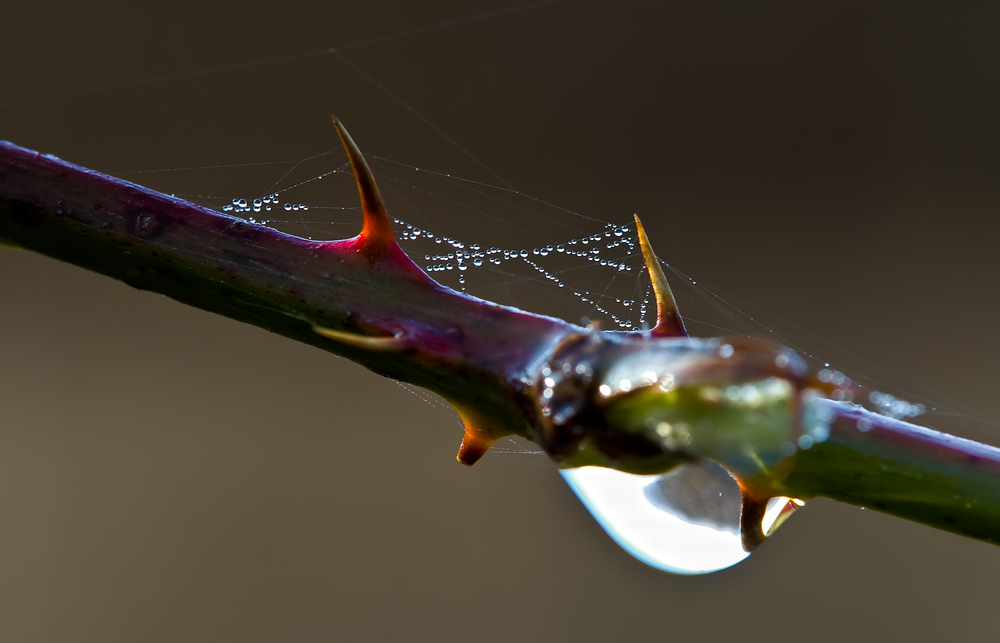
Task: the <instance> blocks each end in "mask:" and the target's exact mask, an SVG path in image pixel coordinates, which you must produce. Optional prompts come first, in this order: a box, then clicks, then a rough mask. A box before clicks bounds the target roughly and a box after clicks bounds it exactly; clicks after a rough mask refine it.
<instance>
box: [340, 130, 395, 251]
mask: <svg viewBox="0 0 1000 643" xmlns="http://www.w3.org/2000/svg"><path fill="white" fill-rule="evenodd" d="M331 118H332V119H333V126H334V127H335V128H336V129H337V135H338V136H340V142H341V143H343V145H344V149H345V150H346V151H347V158H348V159H350V161H351V169H352V170H353V171H354V179H355V181H357V183H358V192H359V193H360V194H361V212H362V213H363V215H364V225H363V226H362V228H361V239H362V242H363V243H364V245H365V246H366V247H367V248H369V249H371V251H372V253H371V256H372V257H373V258H377V257H378V256H384V255H386V254H388V252H389V249H390V248H392V246H394V245H396V237H395V235H394V234H393V231H392V221H391V220H390V219H389V214H388V213H387V212H386V210H385V203H384V202H383V201H382V195H381V194H380V193H379V191H378V185H376V184H375V177H374V176H372V171H371V169H370V168H369V167H368V162H367V161H365V157H364V156H362V155H361V150H359V149H358V146H357V145H355V143H354V140H353V139H352V138H351V135H350V134H348V133H347V130H346V129H344V126H343V125H341V124H340V121H339V120H337V117H336V116H331Z"/></svg>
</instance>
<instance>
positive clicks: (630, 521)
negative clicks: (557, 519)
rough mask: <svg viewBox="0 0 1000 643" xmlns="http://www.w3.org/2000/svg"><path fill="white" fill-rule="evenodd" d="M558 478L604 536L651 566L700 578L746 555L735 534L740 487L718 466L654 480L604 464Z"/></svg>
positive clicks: (696, 467) (695, 466)
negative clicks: (695, 575) (576, 498)
mask: <svg viewBox="0 0 1000 643" xmlns="http://www.w3.org/2000/svg"><path fill="white" fill-rule="evenodd" d="M559 473H560V474H561V475H562V477H563V479H564V480H565V481H566V483H567V484H568V485H569V486H570V488H571V489H572V490H573V492H574V493H575V494H576V495H577V497H578V498H579V499H580V501H581V502H583V504H584V506H585V507H586V508H587V510H588V511H590V513H591V515H592V516H593V517H594V519H595V520H597V522H598V523H599V524H600V525H601V527H603V528H604V530H605V531H606V532H608V535H609V536H611V538H613V539H614V541H615V542H616V543H618V545H619V546H621V547H622V549H624V550H625V551H627V552H628V553H629V554H631V555H632V556H635V557H636V558H637V559H639V560H640V561H642V562H643V563H645V564H647V565H649V566H651V567H655V568H656V569H661V570H663V571H668V572H673V573H675V574H704V573H708V572H714V571H718V570H720V569H725V568H726V567H731V566H732V565H735V564H736V563H738V562H740V561H741V560H743V559H745V558H746V557H747V556H749V555H750V554H749V553H747V552H746V551H744V550H743V544H742V539H741V536H740V526H739V525H740V510H741V506H742V500H741V495H740V490H739V486H738V485H737V484H736V481H735V480H733V479H732V478H731V477H730V476H729V474H728V473H726V471H725V470H724V469H722V467H719V466H718V465H714V464H711V463H699V464H694V463H692V464H684V465H681V466H680V467H678V468H677V469H674V470H673V471H670V472H668V473H666V474H662V475H652V476H637V475H632V474H628V473H622V472H620V471H615V470H613V469H605V468H602V467H581V468H579V469H566V470H563V471H560V472H559Z"/></svg>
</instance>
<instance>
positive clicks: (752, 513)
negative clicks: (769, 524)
mask: <svg viewBox="0 0 1000 643" xmlns="http://www.w3.org/2000/svg"><path fill="white" fill-rule="evenodd" d="M741 491H742V493H743V508H742V509H741V510H740V536H741V537H742V540H743V551H746V552H752V551H753V550H755V549H757V548H758V547H760V545H761V544H762V543H763V542H764V541H765V540H767V534H765V533H764V525H763V524H762V523H763V520H764V514H765V513H766V512H767V501H768V500H769V499H768V498H764V499H760V498H757V497H755V496H752V495H750V494H749V493H747V491H746V489H742V488H741Z"/></svg>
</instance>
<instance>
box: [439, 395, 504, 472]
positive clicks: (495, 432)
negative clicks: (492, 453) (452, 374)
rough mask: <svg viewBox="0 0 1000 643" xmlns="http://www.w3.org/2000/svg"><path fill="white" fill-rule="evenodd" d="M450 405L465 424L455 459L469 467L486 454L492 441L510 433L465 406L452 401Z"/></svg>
mask: <svg viewBox="0 0 1000 643" xmlns="http://www.w3.org/2000/svg"><path fill="white" fill-rule="evenodd" d="M452 406H453V407H455V410H456V411H458V416H459V417H460V418H462V422H463V423H464V424H465V435H464V436H462V446H460V447H458V456H457V457H456V460H458V461H459V462H461V463H462V464H464V465H465V466H467V467H471V466H472V465H474V464H475V463H476V462H477V461H478V460H479V459H480V458H481V457H483V456H484V455H486V452H487V451H489V449H490V447H491V446H493V443H495V442H496V441H497V440H499V439H500V438H502V437H503V436H505V435H510V434H511V433H510V431H505V430H503V429H502V428H499V427H497V426H494V425H492V424H491V423H490V420H489V418H485V417H483V416H481V415H479V414H478V413H476V412H475V411H472V410H470V409H469V408H467V407H464V406H460V405H458V404H454V403H453V404H452Z"/></svg>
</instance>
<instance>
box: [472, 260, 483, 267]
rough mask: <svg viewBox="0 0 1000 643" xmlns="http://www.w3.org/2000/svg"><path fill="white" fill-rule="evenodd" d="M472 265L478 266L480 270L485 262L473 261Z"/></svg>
mask: <svg viewBox="0 0 1000 643" xmlns="http://www.w3.org/2000/svg"><path fill="white" fill-rule="evenodd" d="M472 265H473V266H476V267H477V268H478V267H479V266H481V265H483V260H482V259H478V258H477V259H473V260H472Z"/></svg>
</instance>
